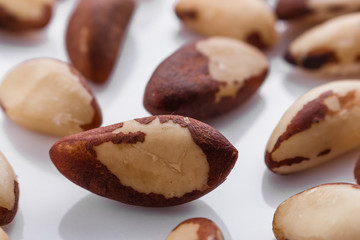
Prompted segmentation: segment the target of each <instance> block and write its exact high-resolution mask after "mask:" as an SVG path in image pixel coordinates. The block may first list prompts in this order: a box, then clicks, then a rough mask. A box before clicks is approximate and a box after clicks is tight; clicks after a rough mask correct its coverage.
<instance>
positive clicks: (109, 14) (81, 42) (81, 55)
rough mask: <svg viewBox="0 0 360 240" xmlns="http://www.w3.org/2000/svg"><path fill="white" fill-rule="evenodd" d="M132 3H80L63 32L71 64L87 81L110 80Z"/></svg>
mask: <svg viewBox="0 0 360 240" xmlns="http://www.w3.org/2000/svg"><path fill="white" fill-rule="evenodd" d="M134 5H135V4H134V0H81V1H80V2H79V4H78V6H77V7H76V9H75V11H74V12H73V14H72V16H71V18H70V21H69V23H68V27H67V32H66V49H67V52H68V55H69V58H70V60H71V62H72V63H73V65H74V66H75V67H76V68H77V69H78V70H79V71H80V72H81V73H82V74H83V75H84V76H85V77H86V78H87V79H89V80H92V81H94V82H96V83H103V82H105V81H106V80H108V78H109V77H110V74H111V73H112V70H113V68H114V65H115V63H116V61H117V58H118V55H119V51H120V47H121V42H122V39H123V38H124V35H125V32H126V29H127V26H128V23H129V21H130V18H131V16H132V13H133V10H134Z"/></svg>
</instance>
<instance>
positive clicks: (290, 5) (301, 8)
mask: <svg viewBox="0 0 360 240" xmlns="http://www.w3.org/2000/svg"><path fill="white" fill-rule="evenodd" d="M275 9H276V10H275V11H276V15H277V16H278V17H279V19H283V20H301V21H309V22H319V21H324V20H327V19H330V18H333V17H336V16H339V15H343V14H346V13H351V12H357V11H360V1H359V0H279V1H277V4H276V8H275Z"/></svg>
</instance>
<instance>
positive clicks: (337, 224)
mask: <svg viewBox="0 0 360 240" xmlns="http://www.w3.org/2000/svg"><path fill="white" fill-rule="evenodd" d="M359 218H360V186H359V185H355V184H350V183H332V184H323V185H320V186H317V187H314V188H311V189H308V190H305V191H303V192H301V193H298V194H296V195H294V196H292V197H290V198H289V199H287V200H285V201H284V202H283V203H281V204H280V205H279V207H278V208H277V209H276V212H275V214H274V219H273V232H274V235H275V237H276V239H277V240H287V239H294V240H296V239H302V240H315V239H319V240H320V239H321V240H322V239H324V240H340V239H341V240H356V239H360V228H359Z"/></svg>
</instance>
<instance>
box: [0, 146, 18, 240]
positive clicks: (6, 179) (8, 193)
mask: <svg viewBox="0 0 360 240" xmlns="http://www.w3.org/2000/svg"><path fill="white" fill-rule="evenodd" d="M0 183H1V184H0V226H3V225H6V224H9V223H10V222H11V221H12V220H13V219H14V217H15V215H16V213H17V210H18V202H19V184H18V182H17V180H16V175H15V173H14V171H13V169H12V167H11V166H10V164H9V162H8V161H7V160H6V158H5V157H4V155H3V154H2V153H0ZM0 236H1V233H0Z"/></svg>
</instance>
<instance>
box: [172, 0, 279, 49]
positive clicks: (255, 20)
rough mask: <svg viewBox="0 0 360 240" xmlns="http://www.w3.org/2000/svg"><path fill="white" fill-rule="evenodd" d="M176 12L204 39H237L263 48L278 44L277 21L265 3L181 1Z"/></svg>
mask: <svg viewBox="0 0 360 240" xmlns="http://www.w3.org/2000/svg"><path fill="white" fill-rule="evenodd" d="M175 12H176V15H177V16H178V18H179V19H180V20H181V21H182V22H183V23H184V24H185V25H186V26H187V27H188V28H189V29H192V30H194V31H195V32H198V33H200V34H203V35H205V36H225V37H231V38H237V39H240V40H244V41H247V42H248V43H251V44H253V45H255V46H257V47H259V48H262V49H263V48H269V47H272V46H273V45H274V44H275V43H276V41H277V32H276V29H275V21H276V18H275V15H274V13H273V11H272V10H271V9H270V8H269V6H267V4H266V3H265V1H253V0H222V1H218V0H180V1H179V2H178V3H177V5H176V8H175Z"/></svg>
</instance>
